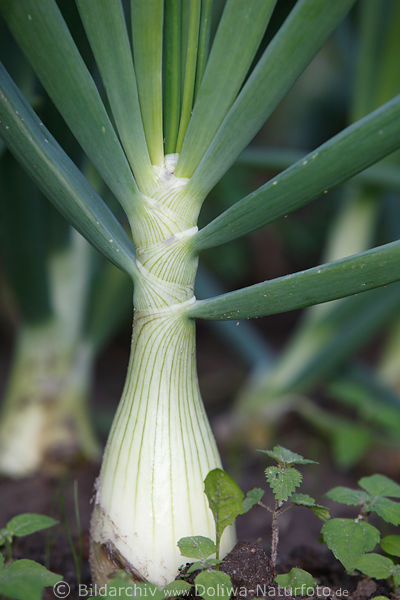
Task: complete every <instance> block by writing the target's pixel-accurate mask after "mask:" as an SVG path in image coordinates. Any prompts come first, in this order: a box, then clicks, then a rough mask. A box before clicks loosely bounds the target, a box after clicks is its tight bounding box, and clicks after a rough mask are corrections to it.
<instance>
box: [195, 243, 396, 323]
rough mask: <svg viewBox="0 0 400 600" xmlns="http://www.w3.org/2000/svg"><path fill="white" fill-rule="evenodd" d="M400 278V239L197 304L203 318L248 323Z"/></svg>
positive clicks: (196, 308)
mask: <svg viewBox="0 0 400 600" xmlns="http://www.w3.org/2000/svg"><path fill="white" fill-rule="evenodd" d="M398 280H400V241H397V242H392V243H391V244H386V245H384V246H378V247H377V248H374V249H373V250H368V251H367V252H361V253H360V254H356V255H355V256H351V257H349V258H344V259H342V260H337V261H335V262H332V263H328V264H326V265H320V266H318V267H314V268H312V269H307V270H306V271H301V272H299V273H293V274H292V275H285V276H284V277H278V278H277V279H272V280H270V281H264V282H263V283H257V284H256V285H252V286H249V287H246V288H243V289H241V290H237V291H235V292H230V293H228V294H222V295H221V296H217V297H215V298H210V299H208V300H199V301H197V302H195V303H194V304H193V305H192V306H191V307H190V308H189V309H188V311H187V314H188V315H189V316H190V317H197V318H201V319H220V320H227V319H235V320H239V319H249V318H253V317H262V316H266V315H273V314H276V313H279V312H285V311H288V310H294V309H297V308H304V307H305V306H311V305H312V304H319V303H320V302H327V301H329V300H335V299H336V298H342V297H344V296H350V295H352V294H357V293H359V292H363V291H367V290H369V289H373V288H377V287H380V286H382V285H386V284H388V283H393V282H394V281H398Z"/></svg>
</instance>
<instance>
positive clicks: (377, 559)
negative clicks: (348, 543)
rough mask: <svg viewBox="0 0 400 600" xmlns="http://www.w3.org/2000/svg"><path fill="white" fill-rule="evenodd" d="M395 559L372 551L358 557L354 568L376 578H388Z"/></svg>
mask: <svg viewBox="0 0 400 600" xmlns="http://www.w3.org/2000/svg"><path fill="white" fill-rule="evenodd" d="M393 566H394V565H393V561H391V560H390V558H386V556H382V555H381V554H376V553H374V552H370V553H369V554H364V555H363V556H360V558H358V559H357V561H356V563H355V565H354V568H355V569H358V570H359V571H361V573H364V575H368V577H374V578H375V579H387V578H388V577H390V576H391V574H392V570H393Z"/></svg>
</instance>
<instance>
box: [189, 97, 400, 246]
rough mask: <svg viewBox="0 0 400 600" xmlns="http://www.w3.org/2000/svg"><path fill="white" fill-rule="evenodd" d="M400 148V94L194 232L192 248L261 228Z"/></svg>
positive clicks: (212, 244) (230, 238)
mask: <svg viewBox="0 0 400 600" xmlns="http://www.w3.org/2000/svg"><path fill="white" fill-rule="evenodd" d="M399 147H400V95H399V96H396V98H393V100H391V101H390V102H387V103H386V104H384V105H383V106H382V107H381V108H378V109H377V110H375V111H374V112H372V113H371V114H370V115H368V116H367V117H364V119H361V120H360V121H357V122H356V123H354V124H353V125H350V126H349V127H347V128H346V129H344V130H343V131H342V132H341V133H339V134H338V135H336V136H335V137H333V138H331V139H330V140H329V141H328V142H326V143H325V144H322V146H319V147H318V148H316V149H315V150H314V151H313V152H310V153H309V154H307V155H306V156H305V157H304V158H303V159H302V160H300V161H298V162H297V163H295V164H294V165H293V166H292V167H290V168H289V169H287V170H286V171H283V173H280V174H279V175H278V176H277V177H275V178H274V179H272V180H270V181H268V183H266V184H265V185H263V186H261V187H260V188H258V190H255V191H254V192H252V193H251V194H249V195H248V196H246V197H245V198H243V199H242V200H240V201H239V202H237V203H236V204H234V205H233V206H232V207H231V208H229V209H228V210H226V211H225V212H224V213H222V214H221V215H220V216H219V217H217V218H216V219H214V220H213V221H211V223H209V224H208V225H207V226H206V227H204V228H203V229H201V230H200V231H199V232H198V233H197V234H196V236H195V237H194V239H193V243H194V247H195V249H196V250H197V251H199V250H202V249H204V248H209V247H213V246H218V245H219V244H223V243H225V242H228V241H230V240H233V239H235V238H237V237H240V236H242V235H245V234H246V233H249V232H250V231H254V230H255V229H259V228H260V227H262V226H264V225H266V224H268V223H270V222H271V221H274V220H275V219H277V218H279V217H282V216H284V215H286V214H288V213H290V212H292V211H294V210H296V209H297V208H300V207H301V206H304V205H305V204H307V203H308V202H310V201H311V200H313V199H314V198H316V197H317V196H319V195H320V194H322V193H323V192H324V191H326V190H329V189H331V188H332V187H334V186H336V185H338V184H339V183H342V182H343V181H346V180H347V179H349V178H350V177H352V176H353V175H355V174H356V173H358V172H359V171H362V169H365V168H366V167H368V166H370V165H371V164H373V163H374V162H376V161H378V160H380V159H381V158H383V157H384V156H386V155H387V154H390V153H391V152H393V151H394V150H396V149H397V148H399ZM349 156H351V160H349Z"/></svg>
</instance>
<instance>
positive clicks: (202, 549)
mask: <svg viewBox="0 0 400 600" xmlns="http://www.w3.org/2000/svg"><path fill="white" fill-rule="evenodd" d="M178 547H179V550H180V552H181V554H182V556H185V557H186V558H199V559H206V558H208V557H209V556H211V554H214V553H215V551H216V549H217V548H216V546H215V544H214V542H213V541H212V540H210V538H208V537H204V536H202V535H192V536H189V537H184V538H181V539H180V540H179V542H178Z"/></svg>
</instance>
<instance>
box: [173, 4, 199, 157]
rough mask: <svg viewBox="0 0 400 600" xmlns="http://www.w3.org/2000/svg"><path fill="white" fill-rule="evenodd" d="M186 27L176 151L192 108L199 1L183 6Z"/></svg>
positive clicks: (197, 42) (183, 136) (181, 142)
mask: <svg viewBox="0 0 400 600" xmlns="http://www.w3.org/2000/svg"><path fill="white" fill-rule="evenodd" d="M185 12H186V18H185V21H186V22H185V25H184V26H186V27H187V30H186V35H185V44H184V46H185V47H184V48H183V56H182V70H183V72H182V104H181V118H180V121H179V129H178V138H177V141H176V152H180V151H181V148H182V144H183V140H184V138H185V135H186V130H187V127H188V123H189V121H190V117H191V114H192V108H193V99H194V88H195V83H196V65H197V52H198V45H199V33H200V17H201V2H188V3H187V4H186V7H185Z"/></svg>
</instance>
